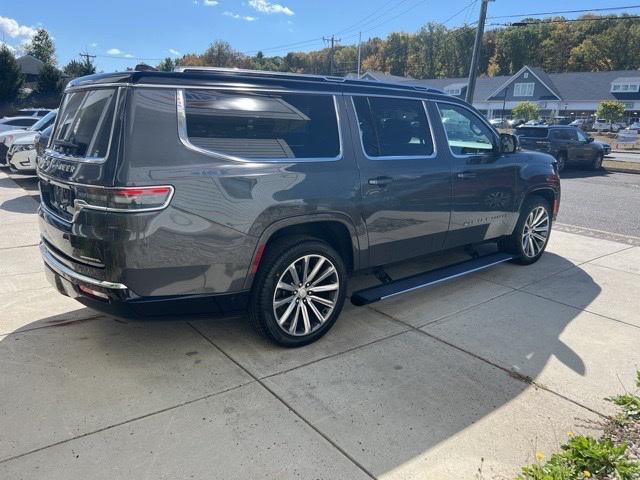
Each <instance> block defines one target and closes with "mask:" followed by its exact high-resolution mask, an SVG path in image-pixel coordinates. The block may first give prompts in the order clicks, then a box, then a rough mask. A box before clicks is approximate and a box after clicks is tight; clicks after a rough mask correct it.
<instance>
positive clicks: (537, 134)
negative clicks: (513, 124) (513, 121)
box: [516, 127, 549, 138]
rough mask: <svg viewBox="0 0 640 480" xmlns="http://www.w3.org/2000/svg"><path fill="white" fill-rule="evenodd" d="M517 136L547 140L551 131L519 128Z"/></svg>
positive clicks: (538, 128) (536, 128)
mask: <svg viewBox="0 0 640 480" xmlns="http://www.w3.org/2000/svg"><path fill="white" fill-rule="evenodd" d="M516 135H518V136H519V137H527V138H547V136H548V135H549V129H548V128H540V127H518V128H517V129H516Z"/></svg>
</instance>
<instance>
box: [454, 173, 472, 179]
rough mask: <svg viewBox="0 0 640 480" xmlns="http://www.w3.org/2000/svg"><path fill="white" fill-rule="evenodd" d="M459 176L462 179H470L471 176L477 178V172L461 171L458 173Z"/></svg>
mask: <svg viewBox="0 0 640 480" xmlns="http://www.w3.org/2000/svg"><path fill="white" fill-rule="evenodd" d="M458 178H461V179H462V180H469V179H471V178H476V174H475V173H473V172H461V173H459V174H458Z"/></svg>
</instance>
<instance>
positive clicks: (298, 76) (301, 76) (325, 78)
mask: <svg viewBox="0 0 640 480" xmlns="http://www.w3.org/2000/svg"><path fill="white" fill-rule="evenodd" d="M173 71H174V72H179V73H194V72H195V73H198V72H202V73H207V72H208V73H238V74H246V75H256V76H262V77H281V78H288V79H292V80H312V81H319V82H340V83H350V84H358V83H360V84H367V85H375V86H377V87H382V88H384V87H389V88H401V89H403V90H417V91H420V92H428V93H438V94H444V92H443V91H442V90H439V89H437V88H432V87H428V86H422V85H412V84H409V83H394V82H379V81H374V80H364V79H361V78H346V77H338V76H335V75H311V74H307V73H292V72H274V71H271V70H250V69H244V68H226V67H207V66H184V67H175V68H174V69H173Z"/></svg>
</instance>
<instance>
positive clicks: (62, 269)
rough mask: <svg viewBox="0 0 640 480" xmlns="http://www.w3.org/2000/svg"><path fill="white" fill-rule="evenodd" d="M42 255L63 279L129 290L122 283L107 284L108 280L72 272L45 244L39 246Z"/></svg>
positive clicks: (45, 261)
mask: <svg viewBox="0 0 640 480" xmlns="http://www.w3.org/2000/svg"><path fill="white" fill-rule="evenodd" d="M39 248H40V253H41V254H42V259H43V260H44V263H46V264H47V266H49V268H51V269H52V270H53V271H54V272H56V273H58V274H59V275H62V276H63V277H67V278H68V279H69V278H70V279H72V280H78V281H80V282H84V283H88V284H90V285H96V286H98V287H102V288H111V289H114V290H127V286H126V285H124V284H122V283H115V282H107V281H106V280H98V279H95V278H91V277H87V276H86V275H82V274H80V273H78V272H76V271H74V270H71V269H70V268H69V267H67V266H66V265H64V264H63V263H61V262H60V261H59V260H58V259H57V258H56V257H55V256H54V254H53V253H52V252H51V251H50V250H49V249H48V248H47V246H46V245H45V244H44V243H40V245H39Z"/></svg>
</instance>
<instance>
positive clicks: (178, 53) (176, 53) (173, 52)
mask: <svg viewBox="0 0 640 480" xmlns="http://www.w3.org/2000/svg"><path fill="white" fill-rule="evenodd" d="M168 51H169V53H170V54H171V55H175V56H176V57H177V56H178V55H180V52H179V51H178V50H176V49H175V48H170V49H169V50H168Z"/></svg>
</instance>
